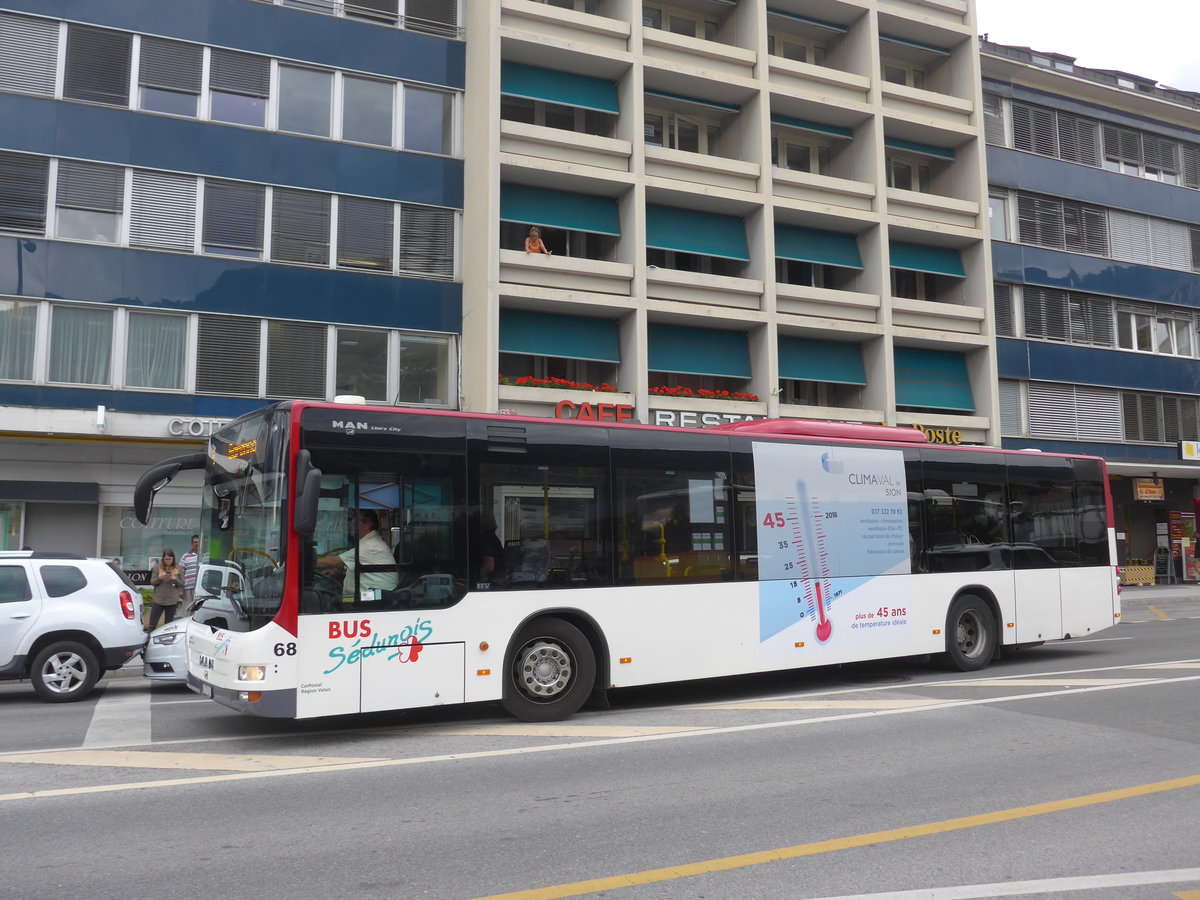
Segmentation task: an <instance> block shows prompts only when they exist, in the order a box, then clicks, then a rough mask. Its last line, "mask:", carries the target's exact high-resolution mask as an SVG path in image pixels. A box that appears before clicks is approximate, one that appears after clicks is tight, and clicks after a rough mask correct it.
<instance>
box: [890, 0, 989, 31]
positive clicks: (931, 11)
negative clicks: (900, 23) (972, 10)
mask: <svg viewBox="0 0 1200 900" xmlns="http://www.w3.org/2000/svg"><path fill="white" fill-rule="evenodd" d="M879 12H880V14H882V15H888V14H890V15H896V16H903V17H905V18H912V19H921V20H923V21H925V22H931V23H934V24H936V25H942V26H949V27H951V28H954V27H958V28H962V27H963V26H964V25H965V22H966V18H967V0H880V3H879Z"/></svg>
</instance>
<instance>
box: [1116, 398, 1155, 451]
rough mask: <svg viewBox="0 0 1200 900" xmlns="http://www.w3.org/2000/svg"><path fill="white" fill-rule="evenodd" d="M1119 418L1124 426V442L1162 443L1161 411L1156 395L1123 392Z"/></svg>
mask: <svg viewBox="0 0 1200 900" xmlns="http://www.w3.org/2000/svg"><path fill="white" fill-rule="evenodd" d="M1121 418H1122V421H1123V422H1124V425H1125V440H1127V441H1139V442H1143V443H1149V444H1161V443H1162V442H1163V440H1164V437H1163V421H1162V410H1161V408H1160V407H1159V396H1158V395H1157V394H1135V393H1132V392H1130V391H1123V392H1122V393H1121Z"/></svg>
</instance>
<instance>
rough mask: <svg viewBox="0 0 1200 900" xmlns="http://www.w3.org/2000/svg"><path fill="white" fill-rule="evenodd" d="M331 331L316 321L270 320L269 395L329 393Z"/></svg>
mask: <svg viewBox="0 0 1200 900" xmlns="http://www.w3.org/2000/svg"><path fill="white" fill-rule="evenodd" d="M328 330H329V329H328V326H326V325H321V324H317V323H315V322H278V321H272V322H268V323H267V396H269V397H300V398H308V399H320V398H323V397H324V396H325V368H326V366H325V358H326V354H327V352H328V341H327V339H326V334H327V332H328Z"/></svg>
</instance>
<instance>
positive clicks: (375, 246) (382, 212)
mask: <svg viewBox="0 0 1200 900" xmlns="http://www.w3.org/2000/svg"><path fill="white" fill-rule="evenodd" d="M393 228H394V205H393V204H392V203H389V202H387V201H385V200H363V199H361V198H358V197H339V198H338V255H337V262H338V265H339V266H345V267H347V268H351V269H376V270H382V271H386V272H390V271H392V236H393V233H394V232H393Z"/></svg>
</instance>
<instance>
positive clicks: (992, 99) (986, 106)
mask: <svg viewBox="0 0 1200 900" xmlns="http://www.w3.org/2000/svg"><path fill="white" fill-rule="evenodd" d="M983 133H984V139H985V140H986V141H987V142H988V143H989V144H995V145H996V146H997V147H1006V146H1008V141H1007V140H1006V135H1005V129H1004V100H1003V98H1001V97H998V96H997V95H996V94H989V93H988V92H987V91H984V94H983Z"/></svg>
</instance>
